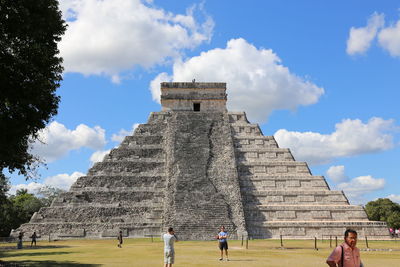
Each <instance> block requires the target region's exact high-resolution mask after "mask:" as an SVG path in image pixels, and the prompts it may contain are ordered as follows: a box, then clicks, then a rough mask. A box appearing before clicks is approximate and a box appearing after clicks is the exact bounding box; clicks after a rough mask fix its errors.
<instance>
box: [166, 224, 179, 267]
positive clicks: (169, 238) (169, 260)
mask: <svg viewBox="0 0 400 267" xmlns="http://www.w3.org/2000/svg"><path fill="white" fill-rule="evenodd" d="M163 240H164V264H165V265H164V267H172V264H174V262H175V249H174V243H175V242H178V237H176V235H175V231H174V229H173V228H172V227H169V228H168V231H167V233H165V234H164V235H163Z"/></svg>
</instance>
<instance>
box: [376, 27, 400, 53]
mask: <svg viewBox="0 0 400 267" xmlns="http://www.w3.org/2000/svg"><path fill="white" fill-rule="evenodd" d="M378 41H379V44H380V45H381V46H382V47H383V48H384V49H385V50H387V51H388V52H389V53H390V55H391V56H393V57H400V20H399V21H397V23H396V25H394V26H391V27H387V28H385V29H383V30H381V31H380V32H379V35H378Z"/></svg>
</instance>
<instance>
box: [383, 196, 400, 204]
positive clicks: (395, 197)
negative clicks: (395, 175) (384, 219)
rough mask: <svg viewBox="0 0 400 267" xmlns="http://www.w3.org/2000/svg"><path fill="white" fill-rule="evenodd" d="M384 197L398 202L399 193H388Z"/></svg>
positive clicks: (399, 199) (399, 201) (399, 200)
mask: <svg viewBox="0 0 400 267" xmlns="http://www.w3.org/2000/svg"><path fill="white" fill-rule="evenodd" d="M386 198H389V199H390V200H391V201H394V202H397V203H399V204H400V195H394V194H391V195H388V196H387V197H386Z"/></svg>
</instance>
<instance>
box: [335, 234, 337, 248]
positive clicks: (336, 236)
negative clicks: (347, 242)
mask: <svg viewBox="0 0 400 267" xmlns="http://www.w3.org/2000/svg"><path fill="white" fill-rule="evenodd" d="M335 244H336V246H337V236H335Z"/></svg>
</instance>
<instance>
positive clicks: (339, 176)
mask: <svg viewBox="0 0 400 267" xmlns="http://www.w3.org/2000/svg"><path fill="white" fill-rule="evenodd" d="M326 175H327V176H328V177H329V178H331V179H332V180H333V181H334V182H335V183H340V182H344V181H346V180H347V179H348V177H347V176H346V174H345V172H344V166H343V165H338V166H331V167H330V168H329V169H328V170H327V171H326Z"/></svg>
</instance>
